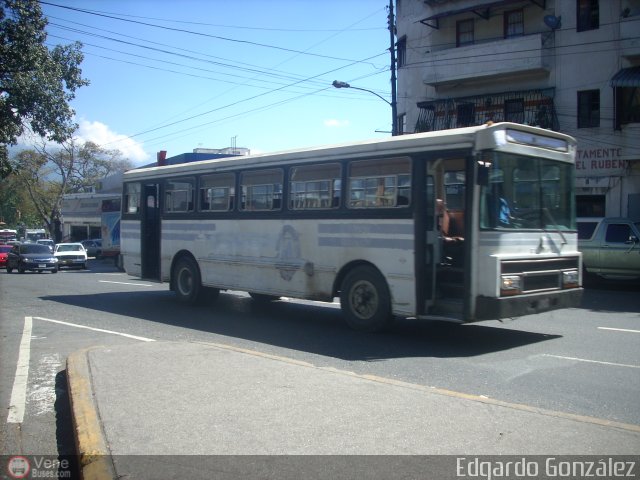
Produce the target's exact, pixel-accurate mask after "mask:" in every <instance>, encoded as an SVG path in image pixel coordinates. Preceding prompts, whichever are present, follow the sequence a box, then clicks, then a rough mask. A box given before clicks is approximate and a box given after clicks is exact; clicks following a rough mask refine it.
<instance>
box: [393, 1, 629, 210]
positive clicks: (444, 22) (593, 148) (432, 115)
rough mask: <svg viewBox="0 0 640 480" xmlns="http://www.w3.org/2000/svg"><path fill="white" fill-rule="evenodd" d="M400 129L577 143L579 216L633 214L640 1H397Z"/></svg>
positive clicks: (409, 131) (398, 109)
mask: <svg viewBox="0 0 640 480" xmlns="http://www.w3.org/2000/svg"><path fill="white" fill-rule="evenodd" d="M396 10H397V15H396V35H397V37H396V38H397V59H398V71H397V79H398V84H397V92H398V93H397V111H398V117H399V118H398V120H399V122H398V123H399V125H401V126H402V128H403V130H404V133H412V132H423V131H431V130H442V129H447V128H455V127H462V126H469V125H481V124H483V123H486V122H488V121H493V122H499V121H513V122H518V123H524V124H529V125H537V126H540V127H543V128H549V129H552V130H556V131H560V132H563V133H567V134H569V135H572V136H573V137H575V138H576V139H577V141H578V154H577V159H576V172H575V173H576V190H577V210H578V216H629V217H633V218H636V217H637V218H640V0H501V1H496V0H493V1H491V0H475V1H474V0H397V9H396Z"/></svg>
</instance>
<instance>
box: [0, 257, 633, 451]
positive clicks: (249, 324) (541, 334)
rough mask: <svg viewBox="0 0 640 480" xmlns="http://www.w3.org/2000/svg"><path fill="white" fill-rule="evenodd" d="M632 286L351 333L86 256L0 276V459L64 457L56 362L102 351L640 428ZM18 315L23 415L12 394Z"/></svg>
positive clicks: (66, 434) (309, 311) (62, 384)
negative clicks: (289, 372)
mask: <svg viewBox="0 0 640 480" xmlns="http://www.w3.org/2000/svg"><path fill="white" fill-rule="evenodd" d="M638 293H639V290H638V288H637V286H634V285H630V284H604V285H600V286H599V288H597V289H593V290H589V291H588V292H587V294H586V295H585V298H584V301H583V305H582V306H581V308H579V309H572V310H567V311H562V312H549V313H546V314H541V315H532V316H529V317H523V318H520V319H518V320H515V321H509V322H497V321H490V322H482V323H478V324H471V325H462V326H457V325H449V324H439V323H434V322H418V321H415V320H402V321H399V322H397V323H396V325H395V326H394V327H393V329H392V330H391V331H390V332H387V333H384V334H362V333H356V332H352V331H350V330H349V329H348V328H347V326H346V325H345V324H344V322H343V321H342V318H341V314H340V311H339V309H338V306H337V305H336V304H316V303H312V302H299V301H293V300H289V299H283V300H282V301H279V302H274V303H273V304H270V305H266V306H265V305H258V304H256V303H255V302H253V301H252V300H251V299H250V298H249V297H248V296H247V295H246V294H244V293H242V292H227V293H223V294H222V295H221V296H220V298H219V300H218V301H217V302H216V303H215V304H212V305H207V306H203V307H185V306H184V305H179V304H178V303H177V302H176V301H175V300H174V298H173V296H172V294H171V292H169V291H168V288H167V286H166V285H159V284H153V283H149V282H144V281H140V280H138V279H134V278H131V277H129V276H127V275H126V274H124V273H121V272H117V271H116V270H115V269H114V268H113V267H111V266H110V265H109V264H106V263H103V262H98V261H92V262H91V264H90V268H89V270H87V271H64V272H61V273H59V274H58V275H50V274H28V273H27V274H24V275H18V274H15V273H14V274H11V275H9V274H6V273H5V272H0V294H1V295H2V297H1V298H2V306H1V308H0V335H1V341H2V348H1V349H0V352H1V353H0V362H1V366H0V370H1V374H2V376H1V377H0V401H2V404H3V405H5V409H6V410H5V411H7V412H8V417H7V419H6V420H5V421H4V422H3V423H2V427H1V430H0V433H1V439H0V442H1V443H0V448H1V452H2V454H4V455H13V454H18V453H23V454H28V453H39V454H50V455H57V454H70V453H72V452H73V451H74V445H73V439H72V438H71V437H72V436H71V435H70V433H71V427H70V418H69V416H70V413H69V408H68V398H67V391H66V371H65V361H66V359H67V357H68V356H69V355H71V354H72V353H73V352H77V351H78V350H81V349H83V348H87V347H95V346H99V345H103V346H114V347H123V348H124V347H126V346H130V345H137V344H141V343H147V342H149V341H160V342H166V341H169V342H209V343H216V344H221V345H228V346H230V347H233V348H241V349H246V350H247V351H253V352H258V353H260V354H268V355H276V356H278V357H282V358H286V359H289V360H291V361H300V362H306V363H309V364H312V365H314V366H315V367H317V368H330V369H336V370H340V371H345V372H353V373H354V374H356V375H363V376H366V375H369V376H375V377H377V378H384V379H388V380H389V381H400V382H407V383H410V384H412V385H419V386H422V387H425V388H437V389H443V390H447V391H451V392H456V394H460V395H474V396H478V397H486V398H489V399H494V400H496V401H501V402H510V403H513V404H521V405H526V406H530V407H532V408H543V409H548V410H550V411H557V412H561V413H562V414H568V415H582V416H587V417H591V418H596V419H601V420H603V421H610V422H619V423H622V424H628V425H635V426H640V409H639V408H638V407H637V398H638V397H639V396H640V395H639V393H640V376H639V375H638V369H640V349H639V348H638V344H639V340H640V336H639V335H640V313H639V312H640V300H639V297H638ZM27 319H29V321H30V328H31V330H30V332H29V335H28V344H29V358H28V361H27V365H26V368H27V369H28V377H27V379H26V382H25V386H24V401H23V405H24V407H23V418H22V419H21V421H19V422H18V421H16V419H15V418H13V419H10V418H9V417H10V416H11V412H14V414H15V410H16V408H15V407H16V405H15V403H16V402H15V401H14V400H15V399H14V398H13V392H14V391H15V379H16V378H17V377H16V373H17V371H18V370H17V366H18V363H19V356H20V352H21V351H23V350H22V349H21V339H23V338H25V327H26V326H27V323H28V321H27Z"/></svg>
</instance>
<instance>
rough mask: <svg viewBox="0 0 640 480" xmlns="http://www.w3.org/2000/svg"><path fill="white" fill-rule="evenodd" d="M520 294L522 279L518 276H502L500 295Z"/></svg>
mask: <svg viewBox="0 0 640 480" xmlns="http://www.w3.org/2000/svg"><path fill="white" fill-rule="evenodd" d="M519 293H522V277H521V276H520V275H503V276H502V284H501V285H500V295H501V296H505V295H518V294H519Z"/></svg>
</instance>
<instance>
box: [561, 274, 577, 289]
mask: <svg viewBox="0 0 640 480" xmlns="http://www.w3.org/2000/svg"><path fill="white" fill-rule="evenodd" d="M579 279H580V275H578V270H567V271H566V272H562V288H575V287H577V286H578V281H579Z"/></svg>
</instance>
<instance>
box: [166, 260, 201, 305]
mask: <svg viewBox="0 0 640 480" xmlns="http://www.w3.org/2000/svg"><path fill="white" fill-rule="evenodd" d="M172 276H173V278H174V279H175V280H174V290H175V292H176V296H177V297H178V301H180V302H182V303H188V304H192V305H193V304H196V303H199V302H200V301H201V300H202V297H203V296H204V292H205V289H204V287H203V286H202V281H201V278H200V269H199V268H198V264H197V263H196V262H195V260H194V259H192V258H191V257H182V258H180V259H179V260H178V261H177V262H176V264H175V266H174V267H173V275H172Z"/></svg>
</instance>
